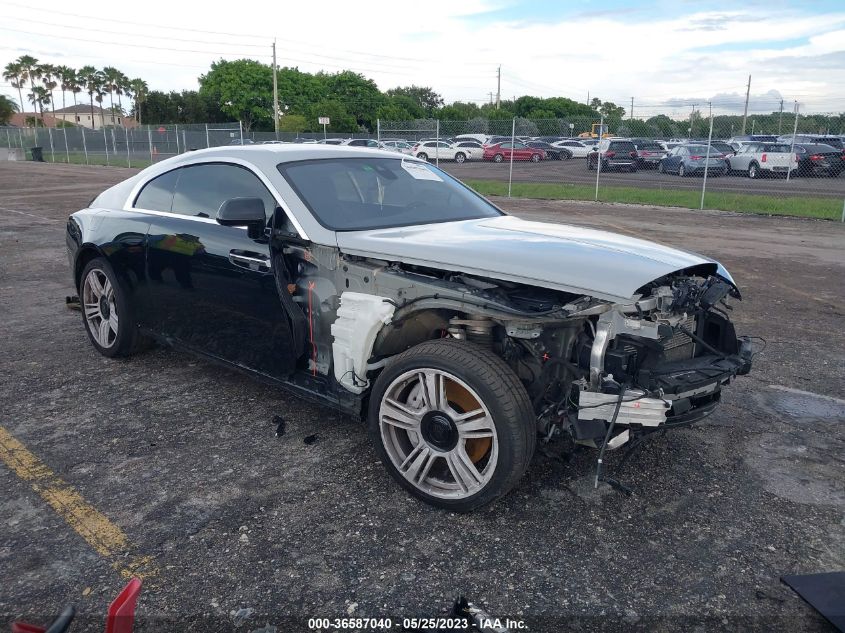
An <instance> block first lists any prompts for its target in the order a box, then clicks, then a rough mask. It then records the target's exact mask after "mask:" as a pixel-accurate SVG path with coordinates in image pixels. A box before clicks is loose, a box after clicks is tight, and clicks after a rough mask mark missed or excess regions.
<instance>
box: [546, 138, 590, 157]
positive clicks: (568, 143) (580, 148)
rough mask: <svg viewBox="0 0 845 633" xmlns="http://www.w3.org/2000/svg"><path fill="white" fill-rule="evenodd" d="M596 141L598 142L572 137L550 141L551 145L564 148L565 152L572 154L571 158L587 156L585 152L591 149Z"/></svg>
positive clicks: (587, 152)
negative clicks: (554, 141) (578, 139)
mask: <svg viewBox="0 0 845 633" xmlns="http://www.w3.org/2000/svg"><path fill="white" fill-rule="evenodd" d="M596 143H598V141H591V140H582V141H577V140H574V139H569V140H564V141H558V142H556V143H552V146H553V147H559V148H561V149H565V150H566V151H567V152H569V153H570V154H572V158H587V154H589V153H590V152H591V151H592V150H593V147H595V145H596Z"/></svg>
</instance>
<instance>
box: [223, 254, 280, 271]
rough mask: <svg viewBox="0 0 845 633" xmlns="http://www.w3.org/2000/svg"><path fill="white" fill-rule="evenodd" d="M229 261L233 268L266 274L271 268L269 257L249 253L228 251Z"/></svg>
mask: <svg viewBox="0 0 845 633" xmlns="http://www.w3.org/2000/svg"><path fill="white" fill-rule="evenodd" d="M229 261H230V262H232V263H233V264H234V265H235V266H240V267H241V268H249V269H250V270H257V271H259V272H267V271H268V270H270V268H271V266H270V258H269V257H267V256H266V255H261V254H259V253H251V252H249V251H238V250H232V251H229Z"/></svg>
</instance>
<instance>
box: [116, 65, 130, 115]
mask: <svg viewBox="0 0 845 633" xmlns="http://www.w3.org/2000/svg"><path fill="white" fill-rule="evenodd" d="M128 90H129V77H127V76H126V75H124V74H123V73H122V72H119V71H118V77H117V82H115V93H116V94H117V107H118V108H120V116H124V114H123V103H121V100H120V95H124V94H128Z"/></svg>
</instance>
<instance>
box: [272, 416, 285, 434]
mask: <svg viewBox="0 0 845 633" xmlns="http://www.w3.org/2000/svg"><path fill="white" fill-rule="evenodd" d="M273 424H275V425H276V437H282V435H284V434H285V427H286V426H287V422H285V419H284V418H283V417H282V416H280V415H274V416H273Z"/></svg>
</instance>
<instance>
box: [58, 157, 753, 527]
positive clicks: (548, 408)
mask: <svg viewBox="0 0 845 633" xmlns="http://www.w3.org/2000/svg"><path fill="white" fill-rule="evenodd" d="M67 241H68V247H69V256H70V262H71V266H72V270H73V273H74V282H75V284H76V286H77V289H78V292H79V294H80V299H81V302H82V304H83V319H84V323H85V326H86V329H87V331H88V335H89V337H90V339H91V341H92V343H93V344H94V346H95V347H96V348H97V349H98V350H99V351H100V352H101V353H103V354H105V355H107V356H118V355H126V354H129V353H132V352H134V351H136V350H138V349H140V347H142V346H143V343H144V342H145V341H146V340H149V339H157V340H159V341H162V342H165V343H168V344H172V345H174V346H177V347H180V348H184V349H187V350H189V351H192V352H195V353H198V354H202V355H204V356H205V357H207V358H211V359H213V360H216V361H219V362H221V363H225V364H227V365H229V366H233V367H237V368H239V369H242V370H246V371H249V372H251V373H253V374H255V375H258V376H260V377H263V378H266V379H270V380H273V381H274V382H276V383H277V384H280V385H282V386H284V387H286V388H288V389H291V390H292V391H294V392H295V393H297V394H299V395H301V396H304V397H307V398H310V399H313V400H316V401H318V402H321V403H323V404H326V405H329V406H333V407H336V408H338V409H340V410H342V411H344V412H347V413H349V414H350V415H352V416H355V417H360V418H362V419H365V420H367V422H368V425H369V428H370V431H371V434H372V437H373V440H374V443H375V447H376V450H377V452H378V453H379V455H380V457H381V459H382V461H383V462H384V464H385V466H386V467H387V469H388V471H389V472H390V473H391V474H392V475H393V476H394V477H395V478H396V480H397V481H398V482H399V483H400V484H401V485H403V486H404V487H405V488H406V489H407V490H409V491H410V492H412V493H413V494H415V495H416V496H418V497H420V498H422V499H424V500H425V501H427V502H429V503H432V504H434V505H438V506H440V507H445V508H449V509H453V510H457V511H466V510H471V509H474V508H477V507H479V506H481V505H483V504H485V503H488V502H490V501H492V500H494V499H496V498H498V497H500V496H501V495H503V494H505V493H507V492H508V491H509V490H510V489H511V488H512V487H513V486H514V485H515V484H516V483H517V482H518V481H519V478H520V477H521V476H522V474H523V473H524V472H525V470H526V468H527V467H528V464H529V462H530V460H531V457H532V455H533V453H534V450H535V448H536V446H537V443H538V441H539V442H549V441H552V440H557V439H561V438H569V439H570V440H571V441H573V442H575V443H577V444H581V445H586V446H591V447H594V448H596V449H598V450H599V451H600V453H601V454H603V453H604V451H606V450H612V449H615V448H619V447H620V446H623V445H625V444H628V443H632V442H633V441H635V440H636V439H637V438H638V437H642V436H644V435H645V434H648V433H650V432H653V431H655V430H662V429H667V428H672V427H678V426H681V425H687V424H691V423H693V422H696V421H698V420H700V419H702V418H704V417H705V416H707V415H709V414H710V413H711V412H712V411H713V410H714V408H715V407H716V406H717V404H718V402H719V398H720V396H721V391H722V388H723V387H724V386H726V385H727V384H728V383H729V382H730V381H731V380H732V379H733V378H734V377H735V376H737V375H742V374H745V373H747V372H748V371H749V370H750V368H751V360H752V357H753V348H752V344H751V342H750V341H749V340H748V339H746V338H741V337H737V335H736V332H735V331H734V327H733V325H732V324H731V321H730V318H729V316H728V315H729V312H730V310H731V309H732V306H731V305H730V303H731V301H732V300H733V299H739V298H740V294H739V290H738V289H737V287H736V284H735V283H734V281H733V279H732V278H731V277H730V275H729V274H728V272H727V271H726V270H725V269H724V268H723V267H722V266H721V265H719V264H718V263H717V262H715V261H713V260H710V259H708V258H706V257H703V256H700V255H696V254H692V253H687V252H683V251H679V250H676V249H671V248H668V247H665V246H661V245H658V244H655V243H652V242H648V241H644V240H637V239H633V238H628V237H625V236H621V235H616V234H612V233H606V232H602V231H595V230H590V229H584V228H578V227H572V226H564V225H558V224H545V223H539V222H527V221H523V220H520V219H518V218H514V217H511V216H507V215H506V214H504V213H503V212H501V211H500V210H499V209H497V208H496V207H495V206H493V205H492V204H490V203H489V202H488V201H487V200H485V199H484V198H482V197H480V196H478V195H477V194H475V193H474V192H473V191H471V190H469V189H467V188H466V187H464V186H463V185H462V184H461V183H459V182H457V181H456V180H454V179H452V178H451V177H450V176H448V175H447V174H445V173H444V172H442V171H440V170H438V169H436V168H435V167H433V166H431V165H428V164H426V163H424V162H422V161H419V160H415V159H411V158H407V157H405V158H403V157H394V156H392V155H389V154H386V153H384V152H379V151H377V150H364V149H354V148H344V147H314V146H295V145H286V146H285V145H281V146H280V145H270V146H262V147H227V148H220V149H211V150H202V151H198V152H192V153H189V154H186V155H182V156H178V157H175V158H172V159H169V160H166V161H163V162H161V163H159V164H157V165H154V166H153V167H150V168H148V169H147V170H144V171H143V172H141V173H140V174H138V175H137V176H135V177H133V178H130V179H129V180H127V181H125V182H123V183H121V184H119V185H117V186H115V187H113V188H111V189H109V190H107V191H105V192H103V193H102V194H101V195H100V196H98V197H97V198H96V199H95V200H94V201H92V204H91V206H90V207H89V208H88V209H84V210H82V211H78V212H77V213H75V214H73V215H72V216H71V218H70V219H69V222H68V237H67Z"/></svg>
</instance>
